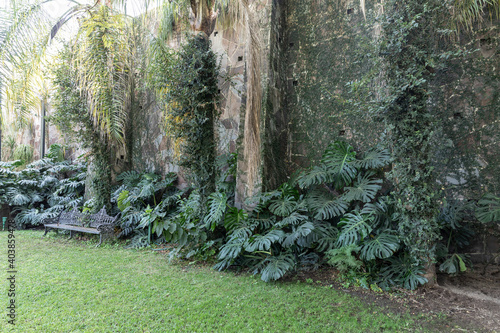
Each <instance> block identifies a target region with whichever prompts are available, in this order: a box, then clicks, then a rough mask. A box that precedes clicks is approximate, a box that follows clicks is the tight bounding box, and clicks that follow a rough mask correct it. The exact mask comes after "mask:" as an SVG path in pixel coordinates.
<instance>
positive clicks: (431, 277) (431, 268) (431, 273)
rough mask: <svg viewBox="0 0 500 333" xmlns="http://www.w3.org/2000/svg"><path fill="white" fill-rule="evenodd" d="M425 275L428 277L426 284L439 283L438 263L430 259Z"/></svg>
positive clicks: (433, 284) (432, 285)
mask: <svg viewBox="0 0 500 333" xmlns="http://www.w3.org/2000/svg"><path fill="white" fill-rule="evenodd" d="M424 277H425V278H426V279H427V281H428V282H427V283H426V286H428V287H435V286H437V285H438V283H437V275H436V264H435V263H434V262H433V261H432V260H431V259H429V261H428V263H427V265H426V267H425V274H424Z"/></svg>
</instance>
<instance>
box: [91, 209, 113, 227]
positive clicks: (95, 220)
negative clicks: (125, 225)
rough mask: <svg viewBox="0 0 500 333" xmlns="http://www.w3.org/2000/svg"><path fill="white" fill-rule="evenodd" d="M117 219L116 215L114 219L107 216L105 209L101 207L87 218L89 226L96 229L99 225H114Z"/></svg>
mask: <svg viewBox="0 0 500 333" xmlns="http://www.w3.org/2000/svg"><path fill="white" fill-rule="evenodd" d="M117 218H118V215H116V216H114V217H113V216H109V215H108V213H106V208H105V207H103V208H102V209H101V210H100V211H98V212H97V213H95V214H92V215H90V216H89V222H90V223H89V226H90V227H91V228H97V227H98V226H100V225H101V224H108V223H115V221H116V219H117Z"/></svg>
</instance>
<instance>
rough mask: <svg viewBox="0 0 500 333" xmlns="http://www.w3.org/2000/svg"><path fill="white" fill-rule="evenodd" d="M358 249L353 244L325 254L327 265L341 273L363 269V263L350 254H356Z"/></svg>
mask: <svg viewBox="0 0 500 333" xmlns="http://www.w3.org/2000/svg"><path fill="white" fill-rule="evenodd" d="M358 251H359V247H358V246H357V245H355V244H350V245H346V246H342V247H340V248H338V249H332V250H330V251H328V252H327V253H326V255H327V258H328V264H330V265H332V266H333V267H335V268H337V269H338V270H339V271H340V272H342V273H347V272H349V271H356V270H359V269H360V268H361V267H363V262H362V261H361V260H359V259H358V258H356V256H354V255H353V254H352V253H353V252H354V253H358Z"/></svg>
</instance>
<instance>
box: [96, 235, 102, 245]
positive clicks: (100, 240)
mask: <svg viewBox="0 0 500 333" xmlns="http://www.w3.org/2000/svg"><path fill="white" fill-rule="evenodd" d="M101 243H102V234H99V244H97V245H96V247H99V246H100V245H101Z"/></svg>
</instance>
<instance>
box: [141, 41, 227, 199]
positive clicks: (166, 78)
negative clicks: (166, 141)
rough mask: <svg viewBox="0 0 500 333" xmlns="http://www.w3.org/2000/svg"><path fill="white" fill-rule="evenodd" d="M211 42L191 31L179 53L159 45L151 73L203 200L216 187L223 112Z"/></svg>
mask: <svg viewBox="0 0 500 333" xmlns="http://www.w3.org/2000/svg"><path fill="white" fill-rule="evenodd" d="M210 46H211V43H210V40H209V39H208V38H207V37H206V36H203V35H202V34H200V35H197V36H195V37H188V39H187V41H186V42H185V43H184V44H183V45H182V47H181V49H180V50H179V51H178V53H177V54H172V53H170V51H169V50H165V48H164V46H162V45H156V48H153V50H154V57H153V64H152V70H151V75H150V76H151V82H152V85H153V87H154V89H155V90H156V92H157V96H158V100H159V102H160V105H161V106H162V108H164V110H165V116H166V126H167V134H169V135H170V136H171V137H172V138H173V139H174V141H175V144H176V149H177V155H178V157H179V165H180V166H182V167H183V168H185V169H186V170H187V171H188V173H187V175H188V178H189V179H188V180H189V181H190V183H191V184H192V185H193V186H194V187H195V188H196V189H197V190H198V191H199V194H200V198H201V200H202V202H203V203H205V202H206V200H207V198H208V195H209V194H210V193H212V192H213V191H214V190H215V180H216V166H215V161H216V143H217V141H216V134H215V124H216V121H217V119H218V116H219V110H218V105H219V88H218V77H219V67H218V65H217V58H216V55H215V53H214V52H213V51H212V50H211V48H210Z"/></svg>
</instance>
